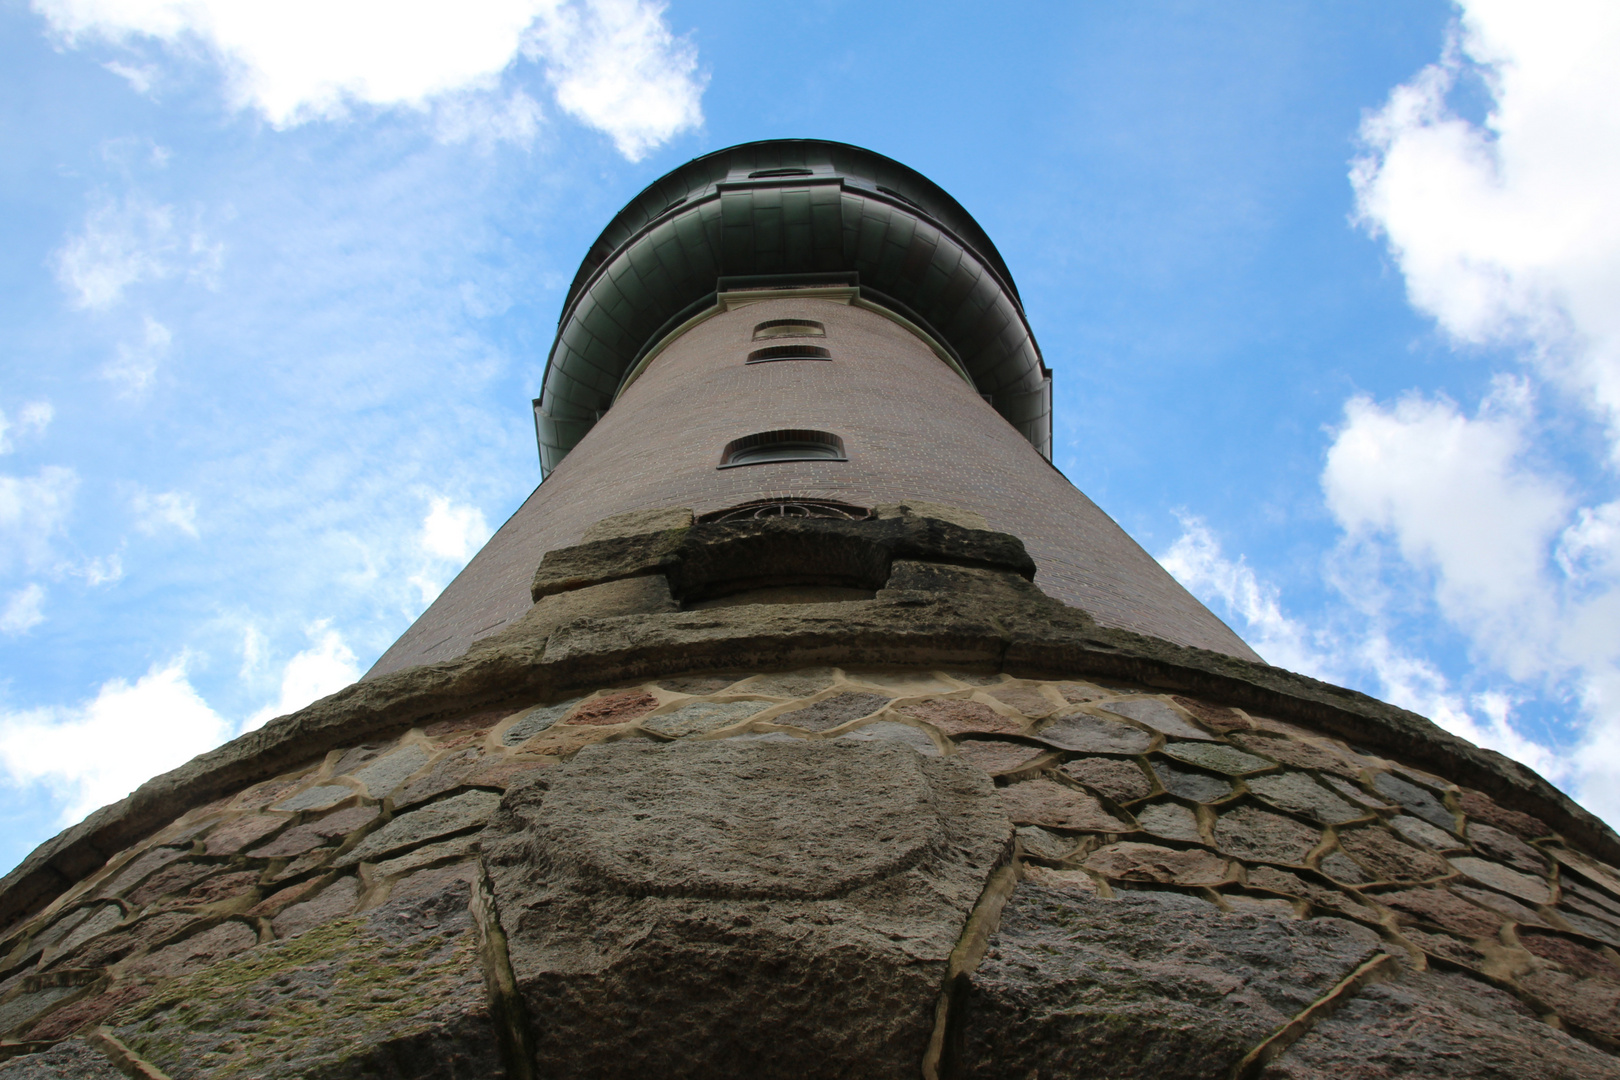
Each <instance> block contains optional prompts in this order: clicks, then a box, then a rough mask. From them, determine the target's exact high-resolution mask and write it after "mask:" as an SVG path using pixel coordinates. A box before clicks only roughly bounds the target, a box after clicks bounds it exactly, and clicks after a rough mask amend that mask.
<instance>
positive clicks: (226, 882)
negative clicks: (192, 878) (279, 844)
mask: <svg viewBox="0 0 1620 1080" xmlns="http://www.w3.org/2000/svg"><path fill="white" fill-rule="evenodd" d="M258 881H259V872H258V871H257V870H238V871H236V872H235V873H230V874H215V875H214V876H213V877H211V878H204V879H203V880H202V881H200V882H198V883H197V884H195V885H193V886H192V887H191V888H189V889H187V890H186V891H185V892H184V893H183V894H181V895H180V896H175V897H171V898H170V899H169V901H168V902H169V903H170V904H177V905H180V906H184V907H201V906H202V905H204V904H217V903H220V902H221V901H225V900H231V899H235V898H238V897H245V896H247V894H248V893H250V892H252V891H253V889H254V886H255V885H257V884H258Z"/></svg>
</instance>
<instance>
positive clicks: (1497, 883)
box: [1451, 855, 1552, 904]
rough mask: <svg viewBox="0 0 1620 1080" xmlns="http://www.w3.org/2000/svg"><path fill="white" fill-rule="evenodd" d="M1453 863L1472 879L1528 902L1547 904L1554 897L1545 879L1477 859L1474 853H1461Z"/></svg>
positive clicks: (1465, 875)
mask: <svg viewBox="0 0 1620 1080" xmlns="http://www.w3.org/2000/svg"><path fill="white" fill-rule="evenodd" d="M1451 865H1452V866H1453V867H1455V868H1456V869H1457V870H1459V871H1460V872H1461V873H1462V875H1463V876H1464V877H1466V878H1468V879H1469V880H1470V881H1473V882H1476V883H1478V884H1480V885H1484V886H1486V887H1488V888H1492V889H1495V890H1496V891H1497V892H1505V893H1507V894H1508V895H1509V896H1516V897H1518V898H1519V899H1520V900H1523V901H1526V902H1527V903H1531V904H1545V903H1546V902H1547V901H1549V900H1551V899H1552V890H1551V889H1549V888H1548V887H1547V883H1546V882H1545V881H1544V880H1542V879H1541V878H1539V877H1531V876H1530V875H1529V874H1521V873H1519V872H1518V871H1517V870H1509V869H1508V868H1507V867H1505V866H1503V865H1501V864H1500V863H1493V862H1489V861H1487V860H1485V859H1476V858H1475V857H1473V856H1472V855H1459V856H1457V857H1456V858H1454V859H1452V860H1451Z"/></svg>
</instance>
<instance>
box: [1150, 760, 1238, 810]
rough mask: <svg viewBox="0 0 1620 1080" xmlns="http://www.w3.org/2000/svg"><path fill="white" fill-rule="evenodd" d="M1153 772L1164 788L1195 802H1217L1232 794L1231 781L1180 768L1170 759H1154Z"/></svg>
mask: <svg viewBox="0 0 1620 1080" xmlns="http://www.w3.org/2000/svg"><path fill="white" fill-rule="evenodd" d="M1153 773H1154V775H1155V776H1157V777H1158V778H1159V784H1160V785H1161V786H1162V787H1163V788H1164V790H1166V791H1168V792H1169V793H1170V794H1172V795H1179V796H1180V797H1181V798H1183V799H1191V800H1192V801H1193V802H1217V801H1219V800H1221V799H1224V798H1226V797H1227V796H1229V795H1231V794H1232V784H1231V782H1230V781H1228V780H1225V779H1222V778H1221V777H1218V776H1210V775H1209V774H1208V773H1201V772H1193V771H1192V770H1191V769H1178V768H1176V767H1175V766H1174V765H1172V764H1170V763H1169V762H1168V761H1154V762H1153Z"/></svg>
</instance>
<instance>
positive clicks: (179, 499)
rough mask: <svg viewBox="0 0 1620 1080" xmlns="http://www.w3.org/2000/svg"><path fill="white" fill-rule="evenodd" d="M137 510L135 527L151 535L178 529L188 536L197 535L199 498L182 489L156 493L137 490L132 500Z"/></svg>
mask: <svg viewBox="0 0 1620 1080" xmlns="http://www.w3.org/2000/svg"><path fill="white" fill-rule="evenodd" d="M130 502H131V505H132V506H133V507H134V510H135V518H136V520H135V527H136V528H138V529H140V530H141V531H142V532H144V533H146V534H148V535H151V534H154V533H158V532H163V531H165V530H167V529H176V530H178V531H180V532H183V533H185V534H186V535H187V536H193V537H194V536H196V535H197V500H195V499H193V498H192V497H191V496H190V495H187V494H185V493H184V492H181V491H164V492H160V493H158V494H156V495H151V494H148V493H147V492H145V491H137V492H136V493H135V497H134V498H133V499H131V500H130Z"/></svg>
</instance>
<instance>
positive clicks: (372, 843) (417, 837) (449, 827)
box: [334, 791, 501, 867]
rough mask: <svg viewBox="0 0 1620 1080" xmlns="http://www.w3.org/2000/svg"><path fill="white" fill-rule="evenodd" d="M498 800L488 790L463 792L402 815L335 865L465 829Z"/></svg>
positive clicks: (380, 855) (479, 820) (371, 857)
mask: <svg viewBox="0 0 1620 1080" xmlns="http://www.w3.org/2000/svg"><path fill="white" fill-rule="evenodd" d="M500 803H501V797H500V796H499V795H495V794H492V793H491V792H488V791H464V792H462V793H461V794H460V795H453V796H451V797H450V798H448V799H444V800H442V801H441V802H436V803H429V804H428V805H426V806H424V807H422V808H421V809H419V810H412V811H411V812H410V813H407V814H401V815H399V816H398V817H396V818H395V819H394V820H392V821H390V822H389V823H388V824H386V825H384V826H383V827H382V828H380V829H378V830H377V831H376V832H374V833H372V834H371V835H370V836H368V837H366V838H365V839H364V840H362V841H360V843H358V844H356V845H355V846H354V847H353V848H351V849H350V850H349V853H348V854H347V855H344V856H343V857H342V858H341V859H339V860H338V861H337V862H336V863H335V864H334V865H336V866H339V867H344V866H353V865H354V864H355V863H358V862H366V861H374V860H376V859H380V858H383V857H385V856H388V855H392V854H394V853H395V852H399V851H403V850H405V849H406V848H408V847H414V846H416V845H417V844H422V843H426V842H427V841H429V840H436V839H438V838H439V837H441V836H449V835H450V834H451V833H458V832H464V831H466V830H468V829H472V828H476V827H477V826H479V825H482V824H483V823H484V822H486V821H488V820H489V818H490V816H491V815H492V814H494V813H495V808H496V807H497V806H499V805H500Z"/></svg>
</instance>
